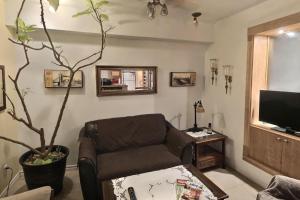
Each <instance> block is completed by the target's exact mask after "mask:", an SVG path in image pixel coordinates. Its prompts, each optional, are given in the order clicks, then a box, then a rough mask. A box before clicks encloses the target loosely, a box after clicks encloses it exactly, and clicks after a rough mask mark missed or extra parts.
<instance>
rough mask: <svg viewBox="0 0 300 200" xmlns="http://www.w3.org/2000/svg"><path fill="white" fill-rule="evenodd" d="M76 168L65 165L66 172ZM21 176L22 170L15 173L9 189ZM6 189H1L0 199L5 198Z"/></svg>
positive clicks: (75, 166)
mask: <svg viewBox="0 0 300 200" xmlns="http://www.w3.org/2000/svg"><path fill="white" fill-rule="evenodd" d="M76 168H77V165H67V166H66V170H71V169H76ZM23 174H24V172H23V170H20V171H18V172H17V173H16V175H15V176H14V177H13V179H12V180H11V182H10V185H9V187H10V188H12V187H13V185H14V184H15V182H16V181H17V180H18V178H19V177H20V176H22V175H23ZM7 187H8V185H7V186H6V187H5V188H4V189H3V191H2V192H1V193H0V198H3V197H5V195H6V190H7Z"/></svg>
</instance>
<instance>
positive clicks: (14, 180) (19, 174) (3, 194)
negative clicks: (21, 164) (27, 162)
mask: <svg viewBox="0 0 300 200" xmlns="http://www.w3.org/2000/svg"><path fill="white" fill-rule="evenodd" d="M20 176H21V171H18V172H17V173H16V175H15V176H14V177H13V179H12V180H11V182H10V184H9V187H12V186H13V185H14V184H15V182H16V181H17V180H18V178H19V177H20ZM7 188H8V185H7V186H6V187H5V188H4V189H3V191H2V192H1V194H0V198H3V197H5V195H6V190H7Z"/></svg>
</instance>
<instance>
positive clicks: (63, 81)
mask: <svg viewBox="0 0 300 200" xmlns="http://www.w3.org/2000/svg"><path fill="white" fill-rule="evenodd" d="M69 81H70V72H69V71H68V70H50V69H46V70H45V71H44V83H45V88H67V87H68V84H69ZM72 88H83V72H82V71H78V72H76V74H75V76H74V79H73V81H72Z"/></svg>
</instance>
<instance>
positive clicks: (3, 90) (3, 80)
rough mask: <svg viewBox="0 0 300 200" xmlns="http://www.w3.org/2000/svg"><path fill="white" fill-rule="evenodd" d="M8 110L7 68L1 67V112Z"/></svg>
mask: <svg viewBox="0 0 300 200" xmlns="http://www.w3.org/2000/svg"><path fill="white" fill-rule="evenodd" d="M5 109H6V95H5V67H4V66H3V65H0V111H3V110H5Z"/></svg>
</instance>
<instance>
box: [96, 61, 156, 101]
mask: <svg viewBox="0 0 300 200" xmlns="http://www.w3.org/2000/svg"><path fill="white" fill-rule="evenodd" d="M96 81H97V96H118V95H136V94H153V93H157V67H140V66H129V67H128V66H97V67H96Z"/></svg>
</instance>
